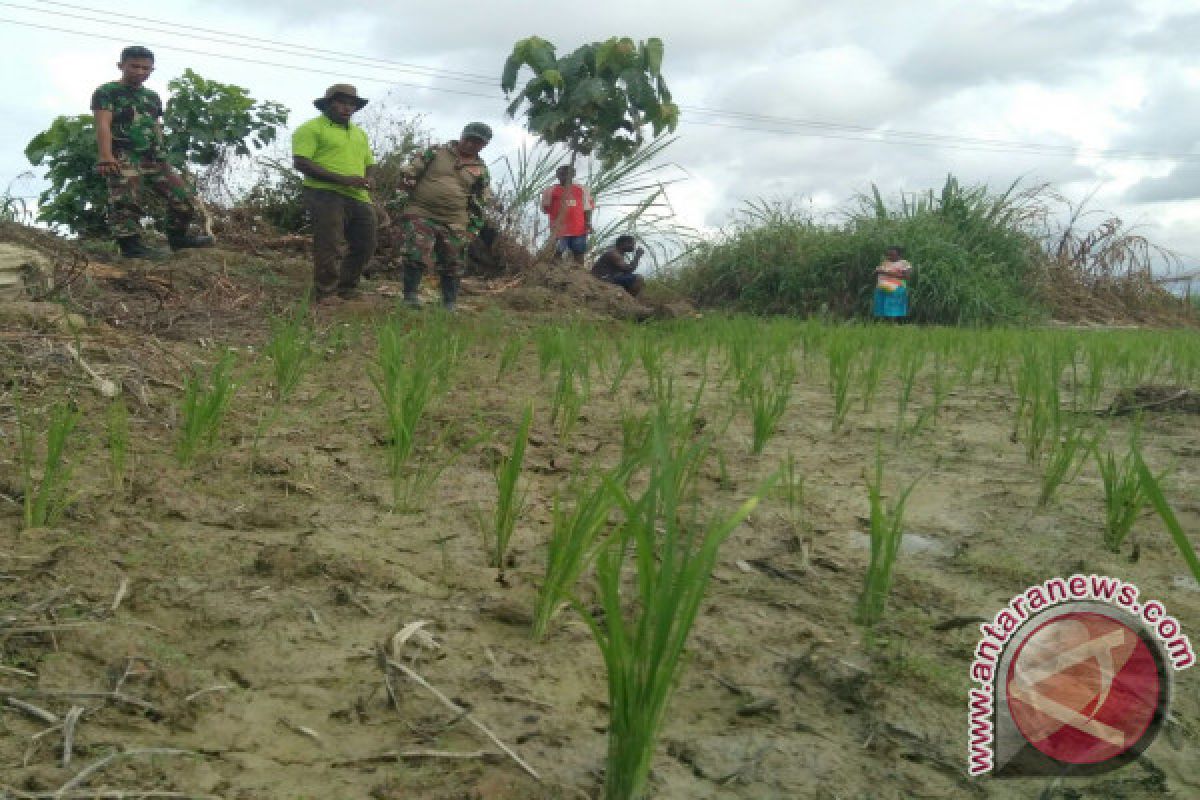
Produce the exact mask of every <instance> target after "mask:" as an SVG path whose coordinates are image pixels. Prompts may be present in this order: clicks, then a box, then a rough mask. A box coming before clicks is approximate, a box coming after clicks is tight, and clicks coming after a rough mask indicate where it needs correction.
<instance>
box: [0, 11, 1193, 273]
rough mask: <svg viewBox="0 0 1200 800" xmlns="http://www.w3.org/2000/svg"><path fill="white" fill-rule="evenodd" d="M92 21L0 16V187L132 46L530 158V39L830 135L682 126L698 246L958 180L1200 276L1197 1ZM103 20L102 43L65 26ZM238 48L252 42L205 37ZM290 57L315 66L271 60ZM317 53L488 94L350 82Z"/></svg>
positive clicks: (154, 14) (676, 151)
mask: <svg viewBox="0 0 1200 800" xmlns="http://www.w3.org/2000/svg"><path fill="white" fill-rule="evenodd" d="M106 5H107V4H106ZM89 8H90V9H93V10H92V11H89V10H87V9H89ZM100 8H101V5H100V3H99V0H71V2H70V3H48V2H39V0H15V2H12V3H9V2H4V3H0V19H3V20H8V21H0V37H2V39H0V41H2V43H3V47H0V69H2V71H3V74H4V75H5V76H6V77H7V80H6V81H5V84H6V92H5V94H4V96H3V97H2V98H0V136H2V141H3V142H4V143H5V146H4V148H3V150H2V152H0V188H3V185H4V184H7V183H8V181H10V180H12V179H14V178H16V177H17V176H18V174H19V173H21V172H23V171H25V170H27V169H29V167H28V164H27V163H26V162H25V160H24V157H23V155H22V152H21V151H22V150H23V148H24V146H25V143H26V142H27V141H28V140H29V138H30V137H31V136H33V135H34V134H35V133H37V132H38V131H40V130H42V129H43V128H45V127H46V126H47V125H48V124H49V122H50V121H51V120H52V119H53V117H54V116H56V115H59V114H77V113H85V112H86V111H87V106H88V100H89V97H90V95H91V91H92V89H93V88H94V87H95V86H96V85H98V84H99V83H101V82H103V81H104V80H109V79H113V78H115V77H116V70H115V67H114V66H113V64H114V62H115V61H116V55H117V53H118V52H119V50H120V48H121V46H122V45H123V44H126V43H144V44H147V45H148V46H150V47H151V48H152V49H153V50H155V51H156V53H157V56H158V59H157V67H158V70H157V72H156V73H155V74H154V76H153V77H152V78H151V80H150V84H149V85H150V86H151V87H153V88H156V89H158V90H159V91H160V92H162V93H164V94H165V89H166V82H167V80H169V79H170V78H172V77H174V76H176V75H178V74H180V73H181V72H182V71H183V70H184V69H185V68H187V67H191V68H193V69H195V70H196V71H197V72H199V73H200V74H202V75H204V76H205V77H207V78H212V79H216V80H220V81H226V82H232V83H237V84H239V85H241V86H245V87H247V88H248V89H249V90H250V91H251V93H252V94H253V95H254V96H255V97H257V98H260V99H271V100H277V101H280V102H282V103H284V104H285V105H287V106H288V107H289V108H291V109H292V112H293V115H292V122H293V124H295V123H299V122H303V121H304V120H306V119H308V118H309V117H310V116H313V115H315V114H316V111H315V110H314V109H313V107H312V105H311V101H312V98H314V97H316V96H318V95H319V94H321V92H322V91H323V89H324V87H325V86H326V85H328V84H329V83H332V82H334V81H335V80H345V81H349V82H352V83H355V84H357V85H358V86H359V90H360V93H361V94H363V95H365V96H367V97H371V98H373V99H375V98H383V97H385V96H387V97H389V98H391V102H392V103H393V104H395V105H396V106H397V107H403V106H407V107H408V108H409V109H410V110H411V111H414V112H420V113H423V114H425V115H426V122H427V124H428V126H429V127H430V128H432V129H433V131H434V132H435V134H436V135H437V136H438V137H439V138H451V137H453V136H454V135H455V134H456V133H457V132H458V130H459V129H460V128H461V125H462V123H463V122H465V121H467V120H471V119H481V120H485V121H487V122H489V123H491V124H492V125H494V126H495V127H496V128H497V132H498V134H497V137H496V139H495V140H494V142H493V144H492V146H491V147H490V148H489V149H488V150H487V151H486V155H488V156H489V157H493V158H494V157H496V156H499V155H501V154H502V153H503V152H505V151H511V150H512V149H513V148H515V147H516V146H517V145H518V143H519V142H520V141H521V136H522V134H521V129H520V127H519V126H517V125H515V124H513V123H512V122H510V121H508V120H506V119H504V117H503V112H504V107H505V102H504V100H503V96H502V94H501V93H500V91H499V88H498V85H496V84H498V76H499V72H500V69H501V66H502V64H503V61H504V58H505V56H506V55H507V54H508V52H509V51H510V50H511V47H512V44H513V42H514V41H515V40H516V39H519V38H522V37H524V36H528V35H530V34H535V33H536V34H538V35H540V36H542V37H544V38H547V39H549V40H550V41H552V42H554V43H555V44H556V45H558V46H559V50H560V52H567V51H569V50H571V49H574V47H576V46H578V45H579V44H581V43H583V42H585V41H594V40H597V39H603V38H607V37H608V36H612V35H628V36H632V37H634V38H645V37H648V36H659V37H661V38H662V39H664V40H665V42H666V46H667V47H666V60H665V62H664V67H663V69H664V73H665V74H666V76H667V77H668V79H669V80H670V82H671V84H672V88H673V90H674V92H675V94H676V99H677V101H678V102H680V104H681V105H683V106H685V107H691V108H705V109H716V110H720V111H724V112H738V113H745V114H754V115H760V116H771V117H780V118H787V119H790V120H805V121H809V122H817V123H822V124H828V125H830V126H833V127H827V128H813V127H797V126H795V125H793V124H788V123H785V122H776V123H768V122H764V121H761V120H748V119H744V118H738V117H729V116H725V117H715V116H710V115H703V114H700V113H697V112H694V111H693V112H689V111H687V110H685V112H684V115H683V119H682V121H681V125H680V134H681V136H680V140H679V142H678V143H677V144H676V145H675V146H674V147H673V148H672V151H671V152H670V160H671V161H673V162H676V163H677V164H679V165H680V166H681V167H682V168H683V169H684V170H686V172H687V174H688V176H689V179H688V180H687V181H686V182H685V183H684V184H681V185H680V186H679V187H678V188H677V189H676V190H675V192H674V194H673V201H674V203H675V206H676V209H677V211H678V213H679V215H680V217H681V219H682V221H683V222H685V223H687V224H691V225H695V226H702V227H713V226H718V225H720V224H722V223H723V222H724V221H726V220H727V219H728V215H729V212H730V210H731V209H734V208H736V207H738V206H739V205H740V204H742V203H743V202H745V201H746V200H750V199H754V198H760V197H767V198H773V199H788V200H791V201H793V202H796V203H800V204H809V205H811V206H812V207H813V208H814V210H816V211H818V212H824V211H827V210H832V209H836V208H839V207H841V206H844V205H845V204H846V202H847V201H848V200H849V199H850V198H852V197H853V196H854V195H855V194H856V193H858V192H860V191H865V190H868V189H869V187H870V184H871V183H872V182H873V183H875V184H877V185H879V186H880V188H881V189H882V190H883V191H884V192H885V193H886V194H892V195H894V194H896V193H898V192H901V191H916V190H920V189H925V188H929V187H940V186H941V184H942V182H943V181H944V178H945V176H946V174H947V173H954V174H955V175H957V176H959V178H960V179H961V180H963V181H965V182H981V181H982V182H988V183H990V184H992V185H994V186H996V187H1004V186H1007V185H1008V184H1009V183H1011V182H1012V181H1014V180H1016V179H1023V180H1025V181H1026V182H1029V183H1035V182H1043V181H1049V182H1053V183H1055V184H1056V185H1057V186H1058V187H1059V189H1060V190H1061V191H1062V192H1063V193H1064V194H1065V195H1066V196H1067V197H1069V198H1071V199H1073V200H1080V199H1082V198H1084V197H1086V196H1089V195H1092V196H1093V199H1092V205H1093V207H1095V208H1097V209H1105V210H1109V211H1112V212H1115V213H1117V214H1119V215H1120V216H1122V217H1123V218H1124V219H1125V220H1126V221H1127V222H1130V223H1133V224H1136V225H1138V226H1140V227H1141V230H1142V232H1143V233H1144V234H1146V235H1147V236H1149V237H1150V238H1151V239H1153V240H1155V241H1157V242H1159V243H1161V244H1163V245H1165V246H1167V247H1170V248H1173V249H1174V250H1176V251H1177V252H1179V253H1180V254H1181V255H1182V256H1183V257H1184V259H1185V264H1186V265H1187V266H1188V268H1191V269H1195V268H1198V267H1200V141H1198V139H1200V102H1197V100H1198V93H1200V65H1198V62H1197V61H1196V59H1195V56H1194V53H1195V49H1196V46H1197V45H1196V43H1197V41H1200V0H1144V1H1142V2H1128V1H1123V0H1075V1H1074V2H1071V1H1070V0H1007V1H1006V2H1001V1H1000V0H972V2H970V3H968V2H962V0H921V1H920V2H904V3H897V2H884V1H883V0H842V2H837V3H830V2H816V0H788V1H786V2H785V1H784V0H738V1H737V2H732V1H731V0H650V1H648V0H638V2H631V1H630V0H604V2H600V3H594V4H589V3H586V2H582V3H580V2H576V3H562V2H546V1H545V0H516V1H515V2H496V3H462V2H459V3H452V2H447V3H430V2H419V3H418V2H405V3H397V2H350V3H342V4H333V3H330V2H328V0H255V2H246V1H245V0H210V1H209V2H204V3H199V2H186V1H185V0H157V2H148V1H147V0H124V2H122V3H120V5H119V6H118V8H119V13H120V14H124V15H130V16H132V17H140V18H143V19H142V20H134V19H130V18H127V17H117V16H113V13H112V12H108V13H104V12H101V13H100V14H99V15H98V14H97V13H96V11H95V10H96V9H100ZM72 15H76V16H72ZM96 16H101V17H102V18H103V19H105V20H106V21H105V22H97V21H94V20H88V19H81V18H78V17H96ZM13 20H16V21H21V22H25V23H30V24H32V25H40V26H49V27H54V28H61V29H66V30H72V31H81V32H85V33H86V35H75V34H71V33H65V32H62V31H52V30H44V29H39V28H34V27H23V26H18V25H16V24H14V23H13V22H12V21H13ZM151 20H160V21H163V22H166V23H170V24H172V25H176V26H179V25H183V26H191V28H192V29H191V30H190V31H189V32H185V33H183V34H176V33H167V32H164V31H161V30H147V29H143V28H136V27H133V26H135V25H144V26H147V27H148V28H162V27H163V25H162V24H160V23H158V22H153V21H151ZM197 28H205V29H209V31H201V30H196V29H197ZM230 33H233V34H240V35H242V36H247V37H257V38H258V39H259V40H262V41H258V42H254V43H248V44H246V45H245V46H234V45H231V44H228V43H220V42H216V41H210V40H209V39H208V38H204V37H210V38H221V35H222V34H230ZM100 37H108V38H100ZM268 40H269V41H268ZM269 42H277V43H280V44H272V43H269ZM283 44H291V45H301V46H303V47H305V48H309V49H308V50H306V51H304V52H301V53H286V52H279V51H278V50H279V49H281V48H282V45H283ZM282 49H286V48H282ZM189 50H190V51H203V53H205V54H200V53H197V52H187V51H189ZM318 51H325V52H323V53H322V52H318ZM328 51H337V52H341V53H351V54H358V55H360V56H364V57H368V58H373V59H381V60H387V61H390V62H402V63H403V64H407V65H413V66H415V67H426V68H434V69H437V70H447V71H453V72H455V73H468V74H471V75H475V76H482V77H483V78H484V79H485V80H484V81H482V82H481V81H479V80H478V79H476V80H474V81H472V80H470V79H469V78H468V79H467V80H463V81H456V80H450V79H447V78H445V77H439V78H430V77H429V75H428V74H426V73H424V72H422V71H420V70H410V71H405V70H403V69H402V68H401V67H400V66H396V65H392V66H386V65H379V66H370V65H363V64H347V63H339V62H337V61H335V60H330V59H335V58H337V57H336V56H331V55H329V54H328ZM212 54H215V55H212ZM233 57H237V58H239V59H246V60H234V58H233ZM247 60H248V61H247ZM251 61H264V62H273V63H274V64H278V65H288V66H273V65H268V64H259V63H249V62H251ZM492 76H494V77H495V81H494V82H493V84H492V85H488V84H487V82H486V78H488V77H492ZM402 84H415V85H402ZM422 87H436V89H441V90H455V91H457V92H464V93H465V94H454V93H451V92H449V91H438V90H436V89H433V88H422ZM713 123H715V124H713ZM743 128H755V129H756V130H745V129H743ZM882 131H892V132H895V131H904V132H919V133H924V134H937V135H940V136H948V137H959V138H961V139H970V140H976V141H977V140H1002V141H1005V142H1023V143H1030V144H1036V145H1055V146H1059V147H1069V148H1072V151H1069V152H1066V153H1063V152H1059V151H1056V152H1055V153H1053V154H1050V155H1046V154H1043V153H1031V152H1028V151H1023V150H1019V149H1013V148H1008V149H1005V150H1003V151H997V150H996V148H992V149H990V150H989V149H986V148H982V146H981V145H978V144H973V143H971V142H964V141H960V140H959V139H958V138H956V139H953V140H949V141H947V140H937V141H929V140H922V145H921V146H916V145H913V144H896V143H889V142H888V141H884V140H881V136H880V134H879V133H878V132H882ZM814 133H816V134H820V135H819V136H818V135H813V134H814ZM892 138H894V137H892ZM1106 151H1107V152H1106ZM1111 151H1124V152H1127V153H1128V152H1133V153H1138V154H1142V155H1148V156H1151V157H1150V158H1144V157H1143V158H1137V159H1133V158H1116V157H1114V154H1113V153H1112V152H1111ZM1181 154H1182V155H1188V156H1190V158H1183V159H1180V158H1179V156H1180V155H1181ZM15 188H16V189H17V190H19V191H18V192H17V193H23V191H25V192H27V191H29V190H30V188H31V187H29V186H27V185H26V186H25V189H24V190H23V191H21V190H22V185H21V184H18V185H17V186H16V187H15ZM32 188H33V189H36V188H37V187H36V185H35V186H33V187H32Z"/></svg>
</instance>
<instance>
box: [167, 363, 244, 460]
mask: <svg viewBox="0 0 1200 800" xmlns="http://www.w3.org/2000/svg"><path fill="white" fill-rule="evenodd" d="M235 361H236V356H235V355H234V354H233V352H232V351H228V350H227V351H225V353H224V354H223V355H222V356H221V357H220V358H219V359H218V360H217V363H216V364H214V365H213V368H212V371H211V372H210V373H209V375H208V378H207V379H206V378H205V377H204V374H203V373H202V372H201V370H200V369H199V368H197V369H195V370H194V371H193V372H192V374H191V375H189V376H188V377H187V380H186V381H185V382H184V385H183V405H182V406H181V407H180V418H181V422H180V427H179V441H178V442H177V443H176V446H175V455H176V457H177V458H178V459H179V463H180V464H182V465H184V466H187V465H189V464H191V463H192V462H193V461H195V459H196V456H197V455H199V454H200V453H201V452H207V451H211V450H212V449H213V448H214V447H215V446H216V444H217V435H218V434H219V433H220V430H221V423H222V422H223V421H224V420H225V414H226V412H227V411H228V410H229V404H230V402H232V400H233V395H234V392H235V390H236V389H237V384H235V383H234V382H233V367H234V364H235Z"/></svg>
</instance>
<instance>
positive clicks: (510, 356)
mask: <svg viewBox="0 0 1200 800" xmlns="http://www.w3.org/2000/svg"><path fill="white" fill-rule="evenodd" d="M524 349H525V337H523V336H516V337H513V338H512V339H509V340H508V343H507V344H505V345H504V349H503V350H502V351H500V358H499V359H497V361H496V383H499V382H500V380H501V379H502V378H507V377H511V375H512V371H513V369H514V368H515V367H516V366H517V359H519V358H520V357H521V351H522V350H524Z"/></svg>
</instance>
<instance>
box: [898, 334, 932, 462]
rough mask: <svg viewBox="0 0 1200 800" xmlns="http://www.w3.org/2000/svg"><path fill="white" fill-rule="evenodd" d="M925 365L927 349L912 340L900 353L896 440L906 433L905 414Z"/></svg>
mask: <svg viewBox="0 0 1200 800" xmlns="http://www.w3.org/2000/svg"><path fill="white" fill-rule="evenodd" d="M924 365H925V349H924V348H922V347H920V346H919V345H918V344H916V343H913V342H910V343H909V346H908V347H906V348H905V349H904V350H903V351H902V352H901V354H900V360H899V369H900V390H899V391H898V392H896V441H899V440H900V439H901V437H902V436H903V435H904V430H905V427H904V415H905V414H906V413H908V405H909V403H910V402H912V392H913V386H914V385H915V384H916V382H917V375H918V374H920V372H921V368H922V367H923V366H924Z"/></svg>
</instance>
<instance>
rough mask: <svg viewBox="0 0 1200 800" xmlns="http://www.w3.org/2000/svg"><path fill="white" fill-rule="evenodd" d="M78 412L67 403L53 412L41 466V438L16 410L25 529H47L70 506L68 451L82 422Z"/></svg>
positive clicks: (31, 424) (26, 419) (18, 407)
mask: <svg viewBox="0 0 1200 800" xmlns="http://www.w3.org/2000/svg"><path fill="white" fill-rule="evenodd" d="M79 416H80V415H79V412H78V411H77V410H75V409H74V408H72V407H71V406H70V405H68V404H66V403H59V404H57V405H55V406H54V408H52V409H51V410H50V416H49V419H48V420H47V423H46V431H45V442H46V444H45V453H44V458H43V459H42V460H41V463H40V464H39V463H38V452H37V451H38V447H37V440H38V438H39V437H38V435H37V432H36V431H35V430H34V427H33V423H32V422H31V420H29V418H28V417H26V415H25V414H24V412H23V411H22V410H21V407H20V405H18V406H17V446H18V449H19V451H20V452H19V457H20V462H21V478H22V487H21V488H22V492H23V494H24V505H23V518H22V521H23V522H24V526H25V528H44V527H46V526H47V525H53V524H54V523H55V522H57V521H58V518H59V517H60V516H62V513H63V511H64V510H65V509H66V507H67V504H68V502H69V490H70V483H71V462H70V460H69V459H68V457H67V456H68V448H69V442H70V440H71V434H72V433H73V432H74V431H75V426H76V425H77V424H78V422H79Z"/></svg>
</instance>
